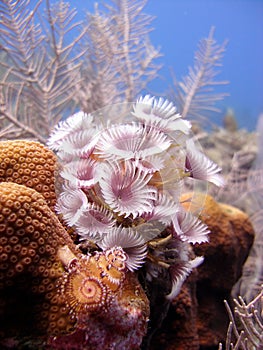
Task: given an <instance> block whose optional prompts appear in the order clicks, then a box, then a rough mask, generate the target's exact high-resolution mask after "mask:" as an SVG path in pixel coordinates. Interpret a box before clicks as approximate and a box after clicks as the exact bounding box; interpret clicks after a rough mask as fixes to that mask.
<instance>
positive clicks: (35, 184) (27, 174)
mask: <svg viewBox="0 0 263 350" xmlns="http://www.w3.org/2000/svg"><path fill="white" fill-rule="evenodd" d="M57 167H58V165H57V158H56V156H55V154H54V153H53V152H52V151H50V150H49V149H48V148H47V147H45V146H43V145H42V144H41V143H39V142H36V141H27V140H15V141H1V142H0V181H7V182H15V183H17V184H22V185H25V186H27V187H30V188H34V189H35V190H36V191H37V192H39V193H41V194H42V195H43V197H44V198H45V200H46V201H47V204H48V205H49V206H50V207H51V208H52V209H53V207H54V205H55V202H56V193H55V180H56V178H57V170H58V169H57Z"/></svg>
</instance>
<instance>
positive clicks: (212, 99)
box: [173, 28, 228, 119]
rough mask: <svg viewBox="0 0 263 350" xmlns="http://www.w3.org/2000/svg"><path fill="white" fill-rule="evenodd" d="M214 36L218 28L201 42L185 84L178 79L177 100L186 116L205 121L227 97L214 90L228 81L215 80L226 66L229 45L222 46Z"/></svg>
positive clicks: (180, 109) (180, 110)
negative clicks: (223, 64) (217, 103)
mask: <svg viewBox="0 0 263 350" xmlns="http://www.w3.org/2000/svg"><path fill="white" fill-rule="evenodd" d="M213 36H214V28H211V30H210V33H209V36H208V38H206V39H203V40H201V41H200V43H199V47H198V51H197V52H196V54H195V64H194V66H193V67H190V68H189V73H188V75H187V76H186V77H184V78H183V80H182V81H177V80H176V79H175V78H174V90H175V91H173V95H174V96H173V97H174V99H175V100H176V102H177V106H178V109H179V112H180V113H181V115H182V116H183V117H186V116H187V117H188V118H195V119H196V118H197V119H200V118H201V119H202V118H203V117H204V116H205V114H206V113H207V112H218V111H219V110H218V108H217V107H216V106H215V104H216V102H217V101H220V100H222V99H223V98H224V97H225V96H226V95H227V94H226V93H217V92H215V91H214V89H215V87H217V86H218V85H225V84H227V83H228V82H227V81H217V80H216V79H215V78H216V76H217V75H218V73H219V72H218V70H217V67H219V66H221V65H222V64H221V61H222V57H223V54H224V51H225V47H226V42H224V43H223V44H222V45H218V44H216V41H215V40H214V38H213Z"/></svg>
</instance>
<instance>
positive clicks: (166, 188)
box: [48, 95, 223, 299]
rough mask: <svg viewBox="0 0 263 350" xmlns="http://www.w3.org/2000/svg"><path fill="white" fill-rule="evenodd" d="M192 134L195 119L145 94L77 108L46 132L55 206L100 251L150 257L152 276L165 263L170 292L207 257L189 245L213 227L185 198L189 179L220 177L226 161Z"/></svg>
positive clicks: (136, 261) (132, 266)
mask: <svg viewBox="0 0 263 350" xmlns="http://www.w3.org/2000/svg"><path fill="white" fill-rule="evenodd" d="M190 135H191V124H190V122H188V121H186V120H184V119H182V118H181V116H180V114H178V113H177V110H176V107H175V106H174V105H173V104H172V103H171V102H169V101H167V100H164V99H162V98H160V99H157V98H154V97H151V96H149V95H146V96H145V97H141V98H139V99H138V100H137V102H136V103H134V104H130V105H129V104H128V105H122V106H120V105H117V106H116V107H114V108H113V109H110V108H106V109H104V110H101V111H98V112H96V113H91V114H86V113H84V112H78V113H76V114H74V115H73V116H71V117H69V118H68V119H67V120H65V121H61V122H60V123H59V124H58V125H57V126H56V127H55V129H54V131H53V133H52V134H51V136H50V138H49V140H48V146H49V147H50V148H51V149H52V150H53V151H55V152H56V153H57V155H58V157H59V160H60V164H61V166H62V171H61V173H60V176H61V177H62V178H63V179H64V184H63V188H62V191H61V192H60V194H59V197H58V201H57V204H56V208H55V210H56V212H57V213H58V214H59V215H62V217H63V220H64V221H65V222H66V224H67V225H68V226H69V227H73V228H74V230H75V231H76V233H77V235H78V237H79V241H80V242H87V244H95V245H96V246H97V247H98V249H100V250H102V251H105V250H107V249H110V248H113V247H121V248H122V249H123V251H124V252H125V254H126V257H127V258H126V262H125V265H126V266H127V268H128V269H129V270H130V271H135V270H137V269H139V268H140V267H141V266H142V265H144V264H145V262H146V264H145V266H146V267H147V276H148V278H152V277H156V276H157V275H158V269H159V268H162V267H165V268H166V269H168V270H169V273H170V278H171V281H172V283H171V285H172V289H171V291H170V293H169V295H167V298H168V299H173V298H174V297H175V295H176V294H177V293H178V291H179V289H180V286H181V284H182V282H183V280H184V279H185V277H186V276H187V275H188V274H189V273H190V272H191V270H192V268H194V267H196V266H198V265H199V264H200V263H201V262H202V257H196V258H195V259H192V260H191V259H190V258H189V257H188V256H187V253H186V251H187V245H189V243H192V244H196V243H202V242H206V241H207V240H208V233H209V230H208V228H207V226H206V225H205V224H204V223H203V222H202V221H201V220H199V218H198V216H195V215H194V214H192V213H191V212H190V211H186V210H185V209H184V207H183V206H182V205H181V203H180V194H181V192H182V189H183V184H184V181H185V180H186V179H189V178H191V179H193V180H194V179H196V180H200V181H209V182H212V183H214V184H215V185H217V186H221V185H223V179H222V178H221V176H220V175H219V172H220V170H221V169H220V168H219V167H218V166H217V165H216V164H215V163H213V162H212V161H211V160H210V159H209V158H207V157H206V156H205V155H204V154H203V153H202V152H201V151H200V150H199V149H198V147H197V146H195V143H194V142H193V139H192V138H191V137H190ZM164 232H165V233H164ZM160 246H161V247H162V246H164V247H165V251H167V250H170V251H176V252H177V257H176V259H167V258H166V254H165V253H164V251H163V250H162V249H158V247H160Z"/></svg>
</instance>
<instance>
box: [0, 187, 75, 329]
mask: <svg viewBox="0 0 263 350" xmlns="http://www.w3.org/2000/svg"><path fill="white" fill-rule="evenodd" d="M0 232H1V238H0V240H1V245H0V299H1V305H2V307H1V311H0V319H1V322H0V323H1V324H3V326H2V327H1V335H2V336H3V335H4V334H8V335H12V333H13V332H14V333H17V332H21V333H25V334H26V333H28V332H30V333H36V334H42V333H45V332H46V329H47V328H48V331H49V332H51V333H53V332H55V333H57V332H61V331H65V332H68V331H70V330H72V327H73V325H74V322H76V320H75V319H72V317H71V316H70V315H69V312H68V311H65V310H63V308H62V306H61V305H62V304H61V305H59V302H60V301H59V299H58V297H57V296H56V294H57V292H58V288H57V285H56V284H57V281H58V278H59V277H60V276H62V275H63V273H64V271H65V270H64V267H63V264H62V262H61V261H60V259H59V256H58V251H59V249H60V248H61V247H63V246H65V245H67V247H68V248H69V249H70V250H71V251H72V252H74V254H75V255H76V256H80V253H79V252H78V251H77V250H76V247H75V245H74V244H73V242H72V241H71V239H70V237H69V235H68V234H67V232H66V231H65V230H64V228H63V227H62V225H61V224H60V222H59V220H58V219H57V217H56V216H55V215H54V213H53V212H52V211H51V210H50V208H49V207H48V205H47V203H46V202H45V200H44V198H43V196H42V195H41V194H39V193H38V192H36V191H35V190H33V189H30V188H28V187H25V186H23V185H18V184H15V183H12V182H2V183H0ZM56 299H57V300H56ZM54 315H55V316H54Z"/></svg>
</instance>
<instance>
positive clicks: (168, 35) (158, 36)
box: [31, 0, 263, 130]
mask: <svg viewBox="0 0 263 350" xmlns="http://www.w3.org/2000/svg"><path fill="white" fill-rule="evenodd" d="M54 2H55V0H51V3H54ZM95 2H96V1H93V0H75V1H73V0H72V1H69V3H70V4H71V6H72V7H73V8H76V10H77V12H78V14H77V17H76V20H83V19H85V13H86V12H87V11H90V12H93V8H94V4H95ZM98 2H100V1H98ZM102 2H104V3H107V1H106V0H105V1H102ZM34 3H36V0H31V5H33V4H34ZM144 12H145V13H147V14H150V15H153V16H155V19H154V21H153V22H152V27H153V28H154V29H153V31H152V32H151V33H150V38H151V42H152V44H153V45H154V46H155V47H160V50H161V53H162V55H163V57H161V58H160V59H159V61H158V62H159V63H162V65H163V68H162V69H161V71H160V76H161V78H159V79H155V80H154V81H153V82H152V83H151V84H150V85H149V88H150V92H152V93H153V94H156V95H161V96H164V95H166V94H167V92H168V90H169V88H170V86H171V85H172V75H171V71H173V72H174V74H175V76H176V78H177V80H181V79H182V77H183V76H185V75H187V73H188V67H189V66H192V65H193V63H194V52H195V51H196V49H197V44H198V42H199V41H200V39H202V38H205V37H207V36H208V34H209V31H210V28H211V27H212V26H214V27H215V35H214V37H215V39H216V41H217V43H219V44H220V43H222V42H223V41H224V40H225V39H227V40H228V45H227V50H226V52H225V55H224V58H223V66H222V67H221V73H220V75H219V76H218V79H219V80H228V81H229V82H230V84H229V85H227V86H225V87H223V89H222V87H221V88H220V89H219V90H218V91H224V92H227V93H229V94H230V96H228V97H226V98H225V99H224V101H222V102H220V103H219V104H218V106H219V107H220V108H221V110H222V113H220V114H217V115H213V116H211V118H213V120H214V121H216V123H217V124H219V125H221V124H222V119H223V116H224V114H225V112H226V110H227V108H228V107H230V108H232V109H233V110H234V112H235V115H236V118H237V120H238V125H239V126H240V127H245V128H246V129H248V130H254V128H255V126H256V122H257V119H258V116H259V114H260V113H263V0H148V2H147V4H146V7H145V9H144Z"/></svg>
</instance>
